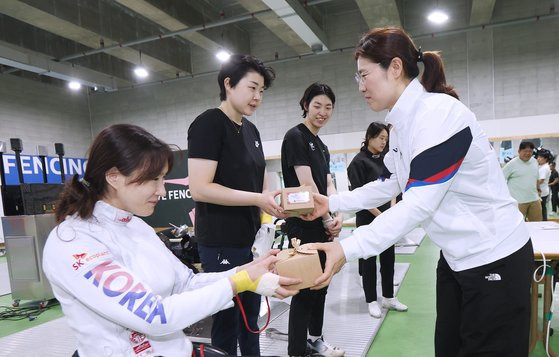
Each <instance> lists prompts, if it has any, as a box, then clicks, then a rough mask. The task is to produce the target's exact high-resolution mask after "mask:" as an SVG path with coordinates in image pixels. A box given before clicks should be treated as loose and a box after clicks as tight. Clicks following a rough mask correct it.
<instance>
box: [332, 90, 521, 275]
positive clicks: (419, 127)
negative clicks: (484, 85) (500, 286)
mask: <svg viewBox="0 0 559 357" xmlns="http://www.w3.org/2000/svg"><path fill="white" fill-rule="evenodd" d="M386 121H387V122H388V123H390V124H392V125H393V128H392V130H391V132H390V150H389V153H388V154H387V155H386V156H385V159H384V163H385V165H386V167H387V168H388V169H389V170H390V172H391V173H392V176H391V178H390V179H388V180H385V181H383V182H381V181H375V182H372V183H368V184H367V185H365V186H363V187H361V188H358V189H355V190H353V191H348V192H341V193H339V194H337V195H332V196H330V197H329V204H330V210H331V211H354V210H361V209H369V208H372V207H378V206H380V205H382V204H384V203H386V202H388V201H389V200H390V199H392V198H393V197H396V196H397V195H398V194H399V193H400V192H403V199H402V201H400V202H399V203H398V204H396V205H395V206H394V207H392V208H391V209H389V210H388V211H385V212H384V213H382V214H381V215H380V216H379V217H377V218H376V219H375V220H374V221H373V222H372V223H371V224H369V225H368V226H362V227H359V228H357V229H356V230H355V231H354V232H353V235H352V236H351V237H349V238H347V239H344V240H342V241H341V242H340V243H341V245H342V247H343V250H344V253H345V256H346V259H347V260H353V259H356V258H364V257H369V256H375V255H378V254H379V253H381V252H383V251H384V250H385V249H386V248H388V247H390V246H391V245H393V244H394V243H396V242H397V241H398V240H399V239H400V238H401V237H402V236H404V235H405V234H406V233H408V232H410V231H411V230H412V229H414V228H415V227H417V226H418V225H419V226H422V227H423V228H424V229H425V231H426V232H427V234H428V235H429V237H430V238H431V239H432V240H433V242H434V243H435V244H436V245H438V246H439V247H440V248H441V250H442V253H443V255H444V257H445V259H446V260H447V261H448V264H449V266H450V267H451V268H452V269H453V270H454V271H462V270H465V269H470V268H474V267H478V266H481V265H484V264H488V263H491V262H494V261H496V260H498V259H501V258H504V257H507V256H508V255H510V254H511V253H514V252H515V251H517V250H518V249H520V248H521V247H523V246H524V245H525V244H526V242H527V241H528V239H529V236H528V230H527V228H526V225H525V223H524V219H523V217H522V214H521V213H520V212H519V210H518V207H517V203H516V201H515V200H514V199H513V198H512V197H511V196H510V193H509V190H508V188H507V185H506V183H505V179H504V177H503V173H502V170H501V167H500V165H499V162H498V160H497V156H496V154H495V153H494V151H493V147H492V146H491V145H490V143H489V141H488V139H487V137H486V135H485V133H484V132H483V131H482V130H481V128H480V126H479V124H478V122H477V121H476V118H475V115H474V114H473V113H472V112H471V111H470V110H469V109H468V108H467V107H466V106H465V105H463V104H462V103H461V102H460V101H458V100H456V99H455V98H453V97H451V96H449V95H446V94H440V93H429V92H426V91H425V89H424V88H423V86H422V85H421V83H420V82H419V81H418V80H417V79H414V80H413V81H412V82H411V83H410V84H409V85H408V86H407V88H406V89H405V90H404V92H403V93H402V95H401V96H400V98H399V99H398V101H397V102H396V104H395V106H394V108H392V110H391V111H390V112H389V113H388V115H387V117H386Z"/></svg>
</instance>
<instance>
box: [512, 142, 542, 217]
mask: <svg viewBox="0 0 559 357" xmlns="http://www.w3.org/2000/svg"><path fill="white" fill-rule="evenodd" d="M534 148H535V147H534V144H533V143H532V142H530V141H522V142H521V143H520V145H519V146H518V156H517V157H515V158H514V159H512V160H510V161H509V162H508V163H507V164H506V165H505V166H504V167H503V174H504V176H505V181H506V182H507V186H508V188H509V192H510V195H511V196H512V197H513V198H514V199H515V200H516V202H518V209H519V210H520V212H521V213H522V215H523V216H524V219H525V220H527V221H529V222H538V221H541V220H542V205H541V204H540V196H539V194H538V162H537V161H536V159H534V157H533V155H534Z"/></svg>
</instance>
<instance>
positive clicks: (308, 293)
mask: <svg viewBox="0 0 559 357" xmlns="http://www.w3.org/2000/svg"><path fill="white" fill-rule="evenodd" d="M286 230H287V235H288V237H289V238H290V239H291V238H299V239H301V242H302V243H315V242H326V241H328V236H327V235H326V232H325V230H324V228H323V227H322V222H318V223H316V224H312V223H311V224H305V225H303V226H300V225H297V224H293V223H291V222H290V220H288V221H287V225H286ZM319 256H320V262H321V264H322V267H323V268H324V263H325V261H326V256H325V255H324V254H323V253H322V252H319ZM327 289H328V287H325V288H323V289H320V290H310V289H303V290H301V291H300V292H299V294H297V295H295V296H293V297H292V298H291V307H290V309H289V330H288V345H287V353H288V354H289V355H291V356H303V355H304V354H305V350H306V348H307V331H308V333H309V334H310V335H311V336H321V335H322V326H323V324H324V304H325V302H326V292H327Z"/></svg>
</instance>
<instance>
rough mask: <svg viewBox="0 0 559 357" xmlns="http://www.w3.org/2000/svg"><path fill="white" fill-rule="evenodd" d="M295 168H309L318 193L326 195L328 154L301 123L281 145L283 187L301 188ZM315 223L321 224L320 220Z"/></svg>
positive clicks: (320, 141) (324, 146) (290, 130)
mask: <svg viewBox="0 0 559 357" xmlns="http://www.w3.org/2000/svg"><path fill="white" fill-rule="evenodd" d="M295 166H309V167H310V169H311V173H312V178H313V180H314V183H315V184H316V186H317V188H318V192H319V193H320V194H322V195H327V188H328V179H327V175H328V174H329V173H330V153H329V152H328V147H327V146H326V145H325V144H324V143H323V142H322V140H320V138H319V137H318V135H314V134H313V133H311V131H310V130H309V129H308V128H307V127H306V126H305V124H303V123H301V124H298V125H297V126H295V127H293V128H291V129H289V130H288V131H287V133H285V137H284V138H283V143H282V145H281V169H282V174H283V182H284V184H285V187H297V186H301V184H300V183H299V179H298V178H297V174H296V173H295ZM290 220H296V221H297V222H298V223H299V224H304V221H302V220H299V219H298V218H294V219H290ZM317 221H320V224H322V222H321V218H318V219H317Z"/></svg>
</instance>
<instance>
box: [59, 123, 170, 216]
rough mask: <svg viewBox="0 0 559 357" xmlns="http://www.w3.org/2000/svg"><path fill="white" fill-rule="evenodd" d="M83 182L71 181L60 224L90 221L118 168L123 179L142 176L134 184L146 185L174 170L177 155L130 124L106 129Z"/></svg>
mask: <svg viewBox="0 0 559 357" xmlns="http://www.w3.org/2000/svg"><path fill="white" fill-rule="evenodd" d="M88 152H89V155H88V161H87V166H86V169H85V173H84V176H83V179H79V178H78V175H77V174H76V175H74V177H73V178H72V179H71V180H69V181H68V182H67V183H66V185H65V187H64V190H63V191H62V193H61V195H60V199H59V201H58V204H57V205H56V207H57V208H56V212H55V213H56V221H57V223H60V222H62V221H64V219H65V218H66V216H68V215H73V214H76V213H77V214H78V215H79V216H80V217H81V218H83V219H87V218H89V217H91V215H92V214H93V208H94V207H95V203H96V202H97V201H99V200H100V199H102V198H103V196H104V195H105V194H106V193H107V185H108V184H107V181H106V178H105V175H106V173H107V171H109V170H110V169H112V168H116V169H117V170H118V171H119V172H120V173H121V174H122V175H124V176H130V175H132V174H133V173H134V171H136V170H139V174H138V175H137V176H136V177H135V178H134V181H133V182H136V183H142V182H145V181H148V180H152V179H154V178H156V177H158V176H159V175H160V174H161V172H162V171H163V169H164V168H165V166H167V169H168V171H171V169H172V168H173V152H172V150H171V148H170V147H169V145H167V144H165V143H164V142H162V141H161V140H159V139H157V138H156V137H155V136H153V135H152V134H150V133H148V132H147V131H146V130H145V129H143V128H141V127H139V126H136V125H130V124H116V125H111V126H109V127H108V128H105V129H103V130H102V131H101V132H100V133H99V134H98V135H97V136H96V137H95V139H94V140H93V143H92V144H91V146H90V148H89V150H88Z"/></svg>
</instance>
